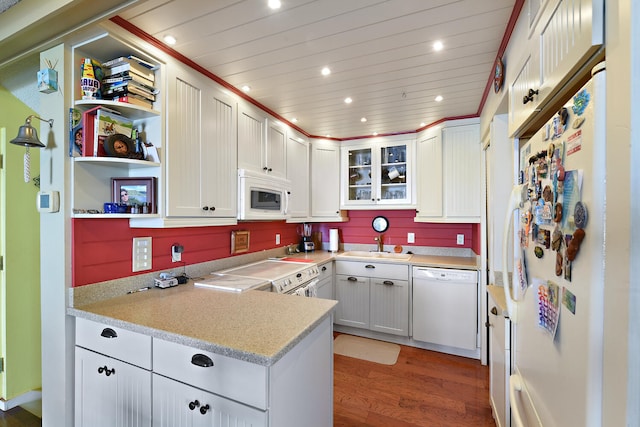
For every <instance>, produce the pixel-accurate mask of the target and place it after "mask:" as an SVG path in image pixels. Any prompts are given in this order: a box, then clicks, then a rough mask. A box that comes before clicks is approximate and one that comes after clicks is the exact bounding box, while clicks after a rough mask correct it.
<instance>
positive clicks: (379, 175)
mask: <svg viewBox="0 0 640 427" xmlns="http://www.w3.org/2000/svg"><path fill="white" fill-rule="evenodd" d="M413 148H414V141H412V140H410V141H407V140H406V139H405V140H402V141H384V142H375V143H368V144H366V145H363V144H358V145H353V146H343V147H342V150H341V156H342V161H341V167H342V171H343V172H344V175H343V179H342V182H343V186H342V192H341V200H342V208H350V209H354V208H358V207H359V206H362V207H371V206H372V205H375V206H378V207H381V206H387V207H396V206H398V207H403V208H407V207H408V206H410V205H411V204H412V203H413V202H414V197H413V183H412V181H413V180H412V174H413V173H414V171H413V161H412V159H413Z"/></svg>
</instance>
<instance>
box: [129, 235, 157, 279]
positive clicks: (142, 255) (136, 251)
mask: <svg viewBox="0 0 640 427" xmlns="http://www.w3.org/2000/svg"><path fill="white" fill-rule="evenodd" d="M132 259H133V262H132V264H133V265H132V268H131V271H133V272H134V273H135V272H136V271H144V270H151V260H152V259H153V254H152V253H151V237H134V238H133V256H132Z"/></svg>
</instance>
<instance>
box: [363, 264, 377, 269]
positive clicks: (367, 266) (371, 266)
mask: <svg viewBox="0 0 640 427" xmlns="http://www.w3.org/2000/svg"><path fill="white" fill-rule="evenodd" d="M364 268H376V266H375V265H371V264H367V265H365V266H364Z"/></svg>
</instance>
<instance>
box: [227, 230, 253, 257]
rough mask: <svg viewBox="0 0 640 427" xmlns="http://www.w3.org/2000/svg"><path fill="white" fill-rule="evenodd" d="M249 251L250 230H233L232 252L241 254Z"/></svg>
mask: <svg viewBox="0 0 640 427" xmlns="http://www.w3.org/2000/svg"><path fill="white" fill-rule="evenodd" d="M248 251H249V231H248V230H236V231H232V232H231V253H232V254H239V253H243V252H248Z"/></svg>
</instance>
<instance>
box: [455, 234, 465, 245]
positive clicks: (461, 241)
mask: <svg viewBox="0 0 640 427" xmlns="http://www.w3.org/2000/svg"><path fill="white" fill-rule="evenodd" d="M456 243H457V244H458V245H464V234H458V238H457V239H456Z"/></svg>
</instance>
